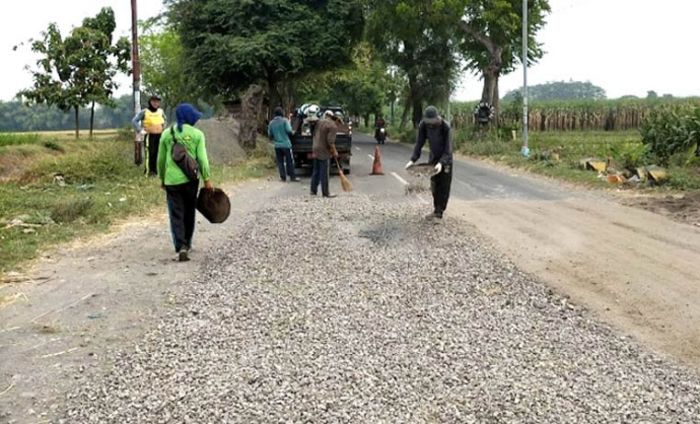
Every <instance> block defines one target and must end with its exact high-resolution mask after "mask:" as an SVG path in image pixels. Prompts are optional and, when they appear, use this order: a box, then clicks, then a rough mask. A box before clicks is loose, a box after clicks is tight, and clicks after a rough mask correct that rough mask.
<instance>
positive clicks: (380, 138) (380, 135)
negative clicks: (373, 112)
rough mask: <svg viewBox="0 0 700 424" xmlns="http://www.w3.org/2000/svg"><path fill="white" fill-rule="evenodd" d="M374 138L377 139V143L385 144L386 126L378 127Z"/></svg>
mask: <svg viewBox="0 0 700 424" xmlns="http://www.w3.org/2000/svg"><path fill="white" fill-rule="evenodd" d="M374 139H375V140H377V144H384V142H385V141H386V128H384V127H381V128H377V130H376V131H375V132H374Z"/></svg>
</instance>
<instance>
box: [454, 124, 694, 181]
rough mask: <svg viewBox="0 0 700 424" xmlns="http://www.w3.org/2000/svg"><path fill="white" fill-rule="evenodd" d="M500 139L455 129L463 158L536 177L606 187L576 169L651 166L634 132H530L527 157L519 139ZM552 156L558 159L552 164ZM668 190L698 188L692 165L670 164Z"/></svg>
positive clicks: (457, 146) (594, 178)
mask: <svg viewBox="0 0 700 424" xmlns="http://www.w3.org/2000/svg"><path fill="white" fill-rule="evenodd" d="M503 138H504V137H503V135H501V138H500V139H499V138H498V137H496V136H495V135H494V134H485V135H482V136H478V135H474V134H473V133H472V132H471V131H460V132H458V133H457V134H456V136H455V146H456V147H455V148H456V149H457V150H458V151H459V152H460V153H463V154H466V155H470V156H476V157H482V158H489V159H492V160H496V161H498V162H502V163H505V164H507V165H510V166H513V167H517V168H523V169H526V170H528V171H532V172H535V173H538V174H543V175H547V176H550V177H553V178H558V179H563V180H567V181H572V182H576V183H582V184H585V185H590V186H607V183H606V182H604V181H601V180H600V179H599V178H598V176H597V174H596V173H595V172H592V171H586V170H583V169H581V167H580V161H581V159H585V158H591V157H595V158H599V159H602V160H608V159H610V160H612V162H613V163H615V164H616V166H617V167H618V168H625V167H632V168H634V167H637V166H644V165H652V164H653V163H652V162H653V161H651V160H649V159H647V158H646V156H645V148H644V145H643V144H642V141H641V136H640V135H639V132H637V131H568V132H566V131H554V132H534V133H531V134H530V140H529V146H530V158H529V159H526V158H524V157H523V156H522V155H521V154H520V149H521V146H522V141H521V140H520V139H518V140H512V138H508V139H506V140H503ZM552 153H556V154H558V156H559V159H558V160H557V159H556V157H553V155H552ZM669 175H670V178H669V182H668V185H669V187H672V188H676V189H681V190H690V189H697V188H700V169H699V168H698V166H697V164H695V165H692V166H685V167H681V166H672V167H670V169H669Z"/></svg>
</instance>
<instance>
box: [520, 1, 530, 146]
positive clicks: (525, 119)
mask: <svg viewBox="0 0 700 424" xmlns="http://www.w3.org/2000/svg"><path fill="white" fill-rule="evenodd" d="M527 1H528V0H523V59H522V60H523V148H522V150H521V153H522V154H523V156H525V157H528V156H530V146H529V140H528V136H529V134H528V125H529V119H528V118H529V116H528V108H527V100H528V93H527V50H528V42H527V33H528V31H527V25H528V24H527Z"/></svg>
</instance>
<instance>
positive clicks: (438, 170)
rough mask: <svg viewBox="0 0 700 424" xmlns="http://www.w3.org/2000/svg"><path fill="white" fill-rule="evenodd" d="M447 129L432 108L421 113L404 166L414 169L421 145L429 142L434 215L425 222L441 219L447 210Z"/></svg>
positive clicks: (449, 156)
mask: <svg viewBox="0 0 700 424" xmlns="http://www.w3.org/2000/svg"><path fill="white" fill-rule="evenodd" d="M450 133H451V131H450V125H449V124H448V123H447V122H445V120H444V119H442V117H441V116H440V115H438V111H437V108H436V107H435V106H428V107H427V108H426V109H425V113H424V115H423V120H422V121H421V122H420V124H419V125H418V137H417V139H416V145H415V147H414V149H413V156H411V160H410V161H409V162H408V163H407V164H406V169H409V168H410V167H412V166H413V165H415V163H416V161H417V160H418V159H419V158H420V155H421V152H422V150H423V146H424V145H425V141H426V140H428V141H429V146H430V158H429V160H428V163H429V164H430V165H434V169H435V174H434V175H433V176H432V177H430V191H431V192H432V194H433V207H434V211H433V213H431V214H430V215H428V216H427V217H426V218H427V219H442V215H443V213H444V212H445V209H447V201H448V200H449V198H450V186H451V185H452V140H451V138H450Z"/></svg>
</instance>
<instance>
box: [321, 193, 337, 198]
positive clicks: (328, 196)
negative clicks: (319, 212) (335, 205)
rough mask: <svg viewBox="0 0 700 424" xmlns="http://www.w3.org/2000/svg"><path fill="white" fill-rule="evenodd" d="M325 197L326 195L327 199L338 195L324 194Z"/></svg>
mask: <svg viewBox="0 0 700 424" xmlns="http://www.w3.org/2000/svg"><path fill="white" fill-rule="evenodd" d="M323 197H325V198H327V199H332V198H334V197H338V195H337V194H324V195H323Z"/></svg>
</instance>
